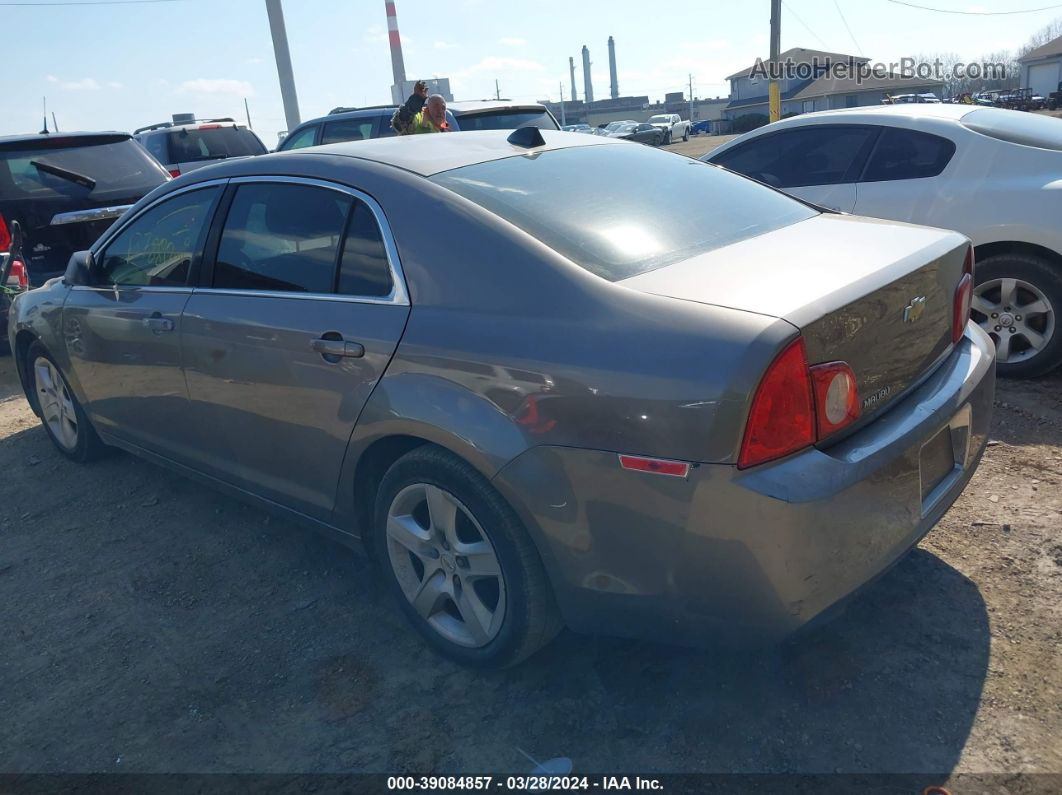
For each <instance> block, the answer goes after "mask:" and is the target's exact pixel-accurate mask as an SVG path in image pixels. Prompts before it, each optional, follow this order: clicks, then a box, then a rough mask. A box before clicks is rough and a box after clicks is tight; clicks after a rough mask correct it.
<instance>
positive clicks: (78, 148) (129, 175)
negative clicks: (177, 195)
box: [0, 136, 167, 199]
mask: <svg viewBox="0 0 1062 795" xmlns="http://www.w3.org/2000/svg"><path fill="white" fill-rule="evenodd" d="M84 178H87V180H86V179H84ZM166 179H167V175H166V173H165V172H164V171H163V170H162V169H161V167H160V166H159V165H158V163H156V162H155V161H154V160H152V158H151V156H150V155H148V153H147V152H145V151H144V150H143V149H142V148H141V147H140V146H139V145H137V144H136V143H135V142H134V141H133V139H132V138H127V137H115V136H109V137H100V138H87V139H85V138H73V139H71V138H67V139H63V138H54V139H52V140H49V141H46V142H37V141H33V142H28V143H26V144H25V145H24V146H22V145H20V146H18V147H13V146H5V147H3V148H0V197H3V198H5V199H6V198H12V199H52V198H56V197H68V198H84V197H88V196H91V197H92V198H93V199H97V198H101V199H102V198H106V197H107V196H122V197H128V196H135V195H138V194H139V195H143V194H145V193H148V192H149V191H151V190H152V189H154V188H155V187H157V186H159V185H161V184H162V183H163V182H165V181H166ZM93 182H94V183H95V184H94V185H93V184H92V183H93Z"/></svg>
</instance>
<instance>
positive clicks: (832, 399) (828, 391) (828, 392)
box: [811, 362, 860, 439]
mask: <svg viewBox="0 0 1062 795" xmlns="http://www.w3.org/2000/svg"><path fill="white" fill-rule="evenodd" d="M811 384H812V387H813V388H814V390H815V419H816V422H817V424H818V438H819V439H824V438H825V437H827V436H829V435H830V434H831V433H834V432H836V431H839V430H841V428H843V427H845V426H846V425H850V424H851V423H853V422H855V421H856V420H857V419H859V414H860V406H859V387H858V386H857V385H856V377H855V373H854V372H852V368H851V367H849V366H848V365H847V364H845V363H844V362H830V363H828V364H817V365H815V366H814V367H812V368H811Z"/></svg>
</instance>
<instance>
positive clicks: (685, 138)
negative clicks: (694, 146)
mask: <svg viewBox="0 0 1062 795" xmlns="http://www.w3.org/2000/svg"><path fill="white" fill-rule="evenodd" d="M689 139H690V128H689V127H687V128H686V131H685V132H684V133H682V142H683V143H686V142H687V141H688V140H689Z"/></svg>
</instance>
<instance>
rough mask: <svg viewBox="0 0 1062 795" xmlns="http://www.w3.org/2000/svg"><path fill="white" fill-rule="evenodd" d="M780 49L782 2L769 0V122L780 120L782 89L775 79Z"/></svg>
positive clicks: (778, 65) (777, 71) (778, 66)
mask: <svg viewBox="0 0 1062 795" xmlns="http://www.w3.org/2000/svg"><path fill="white" fill-rule="evenodd" d="M781 49H782V0H771V67H770V68H771V84H770V112H771V117H770V120H771V121H772V122H775V121H778V120H779V119H780V118H782V89H781V86H779V85H778V80H777V79H776V77H777V75H778V73H779V68H780V64H779V63H778V56H779V55H780V54H781Z"/></svg>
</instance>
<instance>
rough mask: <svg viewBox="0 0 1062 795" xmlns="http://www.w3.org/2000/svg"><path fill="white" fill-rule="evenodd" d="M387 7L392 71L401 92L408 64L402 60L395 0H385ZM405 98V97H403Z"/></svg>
mask: <svg viewBox="0 0 1062 795" xmlns="http://www.w3.org/2000/svg"><path fill="white" fill-rule="evenodd" d="M384 6H386V8H387V38H388V39H390V40H391V72H392V73H393V74H394V78H395V85H396V86H398V90H399V92H400V93H401V91H402V86H403V85H405V82H406V64H405V62H404V61H403V60H402V38H401V37H400V36H399V35H398V15H397V14H396V13H395V3H394V0H384ZM403 99H404V97H403Z"/></svg>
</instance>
